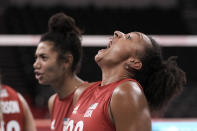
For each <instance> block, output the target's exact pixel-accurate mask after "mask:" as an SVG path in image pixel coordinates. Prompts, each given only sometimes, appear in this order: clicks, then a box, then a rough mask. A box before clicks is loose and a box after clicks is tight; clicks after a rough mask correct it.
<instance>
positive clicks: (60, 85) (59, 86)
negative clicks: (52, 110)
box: [53, 74, 84, 99]
mask: <svg viewBox="0 0 197 131" xmlns="http://www.w3.org/2000/svg"><path fill="white" fill-rule="evenodd" d="M64 78H65V79H63V80H62V81H58V82H56V84H54V85H53V88H54V90H55V91H56V93H57V94H58V96H59V98H60V99H63V98H65V97H66V96H68V95H70V94H71V93H72V92H74V91H75V89H76V88H77V87H79V85H80V84H82V83H83V82H84V81H83V80H81V79H80V78H79V77H78V76H77V75H76V74H72V75H68V76H65V77H64Z"/></svg>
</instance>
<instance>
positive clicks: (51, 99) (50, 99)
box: [48, 94, 56, 115]
mask: <svg viewBox="0 0 197 131" xmlns="http://www.w3.org/2000/svg"><path fill="white" fill-rule="evenodd" d="M55 96H56V94H54V95H52V96H50V98H49V101H48V109H49V113H50V115H51V112H52V109H53V103H54V100H55Z"/></svg>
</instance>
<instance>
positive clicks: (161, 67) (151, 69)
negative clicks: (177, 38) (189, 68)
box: [135, 36, 186, 111]
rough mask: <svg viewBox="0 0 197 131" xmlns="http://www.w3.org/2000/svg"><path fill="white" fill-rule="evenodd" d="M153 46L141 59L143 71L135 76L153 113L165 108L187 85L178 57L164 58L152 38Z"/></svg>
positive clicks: (146, 50)
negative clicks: (177, 60)
mask: <svg viewBox="0 0 197 131" xmlns="http://www.w3.org/2000/svg"><path fill="white" fill-rule="evenodd" d="M148 37H149V39H150V40H151V43H152V46H150V47H147V48H146V49H145V53H144V54H145V55H143V57H142V58H141V60H142V65H143V67H142V69H141V70H140V71H138V72H136V74H135V79H136V80H137V81H139V83H140V84H141V85H142V87H143V89H144V94H145V96H146V98H147V100H148V103H149V107H150V110H151V111H156V110H159V109H161V108H163V107H164V106H165V105H166V104H167V103H168V102H169V101H170V100H171V99H172V98H173V97H174V96H175V95H177V94H178V93H180V92H181V91H182V90H183V87H184V85H185V84H186V75H185V72H184V71H183V70H182V69H181V68H180V67H179V66H178V65H177V62H176V57H175V56H171V57H169V58H168V59H167V60H164V59H163V57H162V51H161V48H160V46H159V45H158V43H157V42H156V41H155V40H154V39H153V38H152V37H150V36H148Z"/></svg>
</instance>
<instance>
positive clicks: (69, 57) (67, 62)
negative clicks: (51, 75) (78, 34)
mask: <svg viewBox="0 0 197 131" xmlns="http://www.w3.org/2000/svg"><path fill="white" fill-rule="evenodd" d="M72 63H73V55H72V54H71V53H70V52H67V53H65V55H64V65H65V66H66V67H68V66H70V67H71V66H72Z"/></svg>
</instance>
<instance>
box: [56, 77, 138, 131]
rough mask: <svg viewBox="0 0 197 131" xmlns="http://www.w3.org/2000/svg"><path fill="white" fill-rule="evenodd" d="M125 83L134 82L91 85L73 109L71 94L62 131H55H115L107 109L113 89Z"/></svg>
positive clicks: (67, 99)
mask: <svg viewBox="0 0 197 131" xmlns="http://www.w3.org/2000/svg"><path fill="white" fill-rule="evenodd" d="M125 81H135V80H133V79H124V80H121V81H117V82H114V83H111V84H108V85H104V86H100V84H101V82H96V83H94V84H92V85H91V86H90V87H88V88H87V89H85V91H84V92H83V93H82V94H81V96H80V97H79V99H78V101H77V103H76V106H75V107H73V105H72V98H73V94H72V95H70V96H69V97H67V98H66V100H64V102H65V101H67V102H68V103H67V104H66V103H64V107H65V111H64V113H65V114H63V115H64V118H62V120H63V121H61V125H62V124H63V129H62V128H61V130H56V131H115V130H116V129H115V126H114V125H113V123H112V122H111V120H110V118H109V113H108V108H109V103H110V100H111V96H112V93H113V91H114V89H115V88H116V87H117V86H118V85H120V84H121V83H123V82H125ZM135 82H136V81H135ZM139 86H140V85H139ZM140 87H141V86H140ZM59 110H60V109H59ZM62 110H63V109H62ZM57 113H61V112H57ZM60 115H62V114H60Z"/></svg>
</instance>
